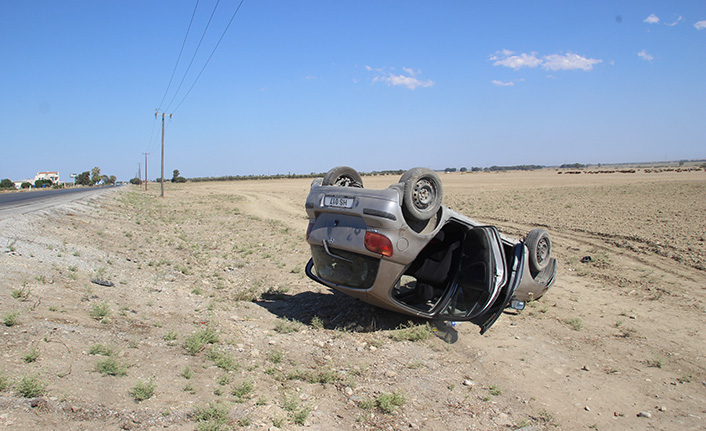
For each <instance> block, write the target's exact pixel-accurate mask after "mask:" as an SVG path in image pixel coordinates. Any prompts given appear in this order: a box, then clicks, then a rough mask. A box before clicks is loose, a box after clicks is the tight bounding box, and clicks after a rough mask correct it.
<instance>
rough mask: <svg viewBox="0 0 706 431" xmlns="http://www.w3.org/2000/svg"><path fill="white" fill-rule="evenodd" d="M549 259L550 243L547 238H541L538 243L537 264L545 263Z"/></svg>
mask: <svg viewBox="0 0 706 431" xmlns="http://www.w3.org/2000/svg"><path fill="white" fill-rule="evenodd" d="M547 257H549V241H547V239H546V238H541V239H540V240H539V241H538V242H537V263H540V264H541V263H542V262H544V261H545V260H546V259H547Z"/></svg>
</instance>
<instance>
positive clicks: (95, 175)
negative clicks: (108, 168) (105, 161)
mask: <svg viewBox="0 0 706 431" xmlns="http://www.w3.org/2000/svg"><path fill="white" fill-rule="evenodd" d="M102 179H103V177H101V168H99V167H98V166H96V167H95V168H93V169H91V184H90V185H93V184H98V183H99V182H100V181H101V180H102Z"/></svg>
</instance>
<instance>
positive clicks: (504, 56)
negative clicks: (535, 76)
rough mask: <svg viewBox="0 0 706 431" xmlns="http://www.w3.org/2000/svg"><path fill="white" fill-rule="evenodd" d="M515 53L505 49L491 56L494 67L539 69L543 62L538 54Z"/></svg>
mask: <svg viewBox="0 0 706 431" xmlns="http://www.w3.org/2000/svg"><path fill="white" fill-rule="evenodd" d="M513 54H514V52H512V51H509V50H507V49H504V50H502V51H498V52H496V53H495V54H493V55H491V56H490V61H493V62H494V63H493V66H505V67H510V68H513V69H515V70H518V69H520V68H523V67H537V66H539V65H540V64H542V60H540V59H538V58H537V53H535V52H533V53H530V54H524V53H522V54H520V55H513Z"/></svg>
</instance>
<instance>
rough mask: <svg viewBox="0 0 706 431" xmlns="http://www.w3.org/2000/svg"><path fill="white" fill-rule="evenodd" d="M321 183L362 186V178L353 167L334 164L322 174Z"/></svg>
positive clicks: (326, 184) (325, 184)
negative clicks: (334, 165)
mask: <svg viewBox="0 0 706 431" xmlns="http://www.w3.org/2000/svg"><path fill="white" fill-rule="evenodd" d="M321 184H322V185H324V186H340V187H358V188H363V179H362V178H361V177H360V174H359V173H358V172H357V171H356V170H355V169H353V168H350V167H348V166H336V167H335V168H333V169H331V170H330V171H328V172H327V173H326V175H324V180H323V181H322V182H321Z"/></svg>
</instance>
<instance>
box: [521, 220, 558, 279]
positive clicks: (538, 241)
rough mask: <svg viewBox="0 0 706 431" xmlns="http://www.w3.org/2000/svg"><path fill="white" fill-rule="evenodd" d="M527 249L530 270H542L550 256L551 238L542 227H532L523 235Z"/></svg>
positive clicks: (547, 263)
mask: <svg viewBox="0 0 706 431" xmlns="http://www.w3.org/2000/svg"><path fill="white" fill-rule="evenodd" d="M525 245H526V246H527V250H528V251H529V264H530V270H531V271H532V272H539V271H542V270H543V269H544V268H546V267H547V265H549V261H550V260H551V257H552V240H551V238H550V237H549V232H547V231H546V230H544V229H532V230H531V231H530V233H529V234H527V236H526V237H525Z"/></svg>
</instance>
